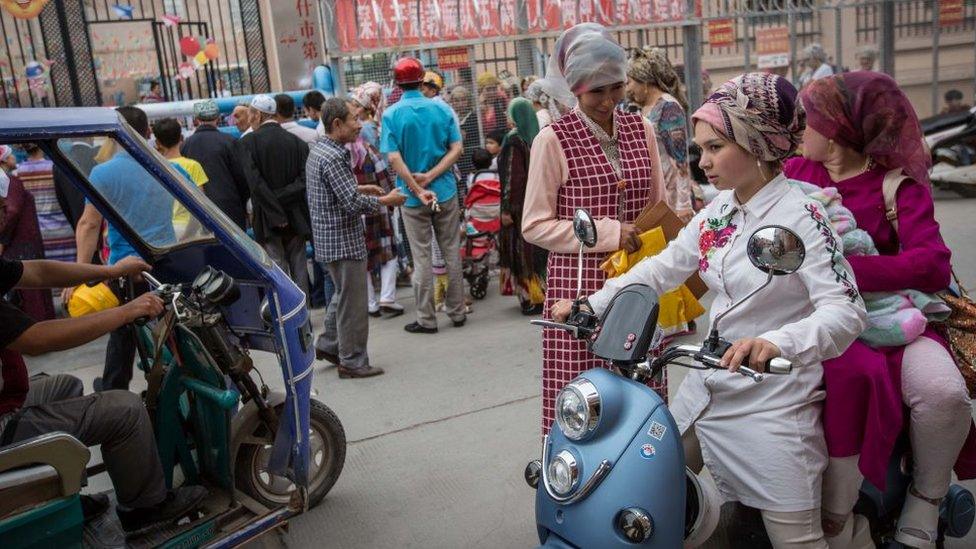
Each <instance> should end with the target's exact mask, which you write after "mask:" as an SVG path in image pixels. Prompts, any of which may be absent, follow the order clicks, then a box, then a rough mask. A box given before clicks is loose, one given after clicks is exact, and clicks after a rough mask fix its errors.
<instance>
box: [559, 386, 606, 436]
mask: <svg viewBox="0 0 976 549" xmlns="http://www.w3.org/2000/svg"><path fill="white" fill-rule="evenodd" d="M599 421H600V394H599V393H598V392H597V390H596V386H594V385H593V384H592V383H590V381H589V380H587V379H584V378H580V379H577V380H575V381H573V382H571V383H570V384H569V385H567V386H566V387H565V388H563V390H562V391H561V392H560V393H559V396H558V397H557V398H556V423H558V424H559V428H560V429H561V430H562V432H563V434H564V435H566V437H567V438H569V439H571V440H580V439H581V438H583V437H585V436H586V435H588V434H590V433H591V432H593V430H594V429H596V426H597V423H599Z"/></svg>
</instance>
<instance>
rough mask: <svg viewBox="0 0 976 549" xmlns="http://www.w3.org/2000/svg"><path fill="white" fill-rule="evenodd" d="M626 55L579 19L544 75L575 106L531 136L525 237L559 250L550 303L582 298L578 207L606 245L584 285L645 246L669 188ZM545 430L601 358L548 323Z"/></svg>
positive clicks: (588, 288) (593, 254) (590, 256)
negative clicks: (630, 107)
mask: <svg viewBox="0 0 976 549" xmlns="http://www.w3.org/2000/svg"><path fill="white" fill-rule="evenodd" d="M626 69H627V55H626V53H625V52H624V50H623V48H621V47H620V45H619V44H617V43H616V42H615V41H614V40H613V39H612V38H611V37H610V34H609V33H608V32H607V31H606V29H604V28H603V27H602V26H600V25H597V24H595V23H586V24H583V25H577V26H575V27H573V28H571V29H569V30H567V31H566V32H564V33H563V34H562V36H560V37H559V40H558V41H557V42H556V49H555V52H554V53H553V56H552V58H551V59H550V61H549V67H548V71H547V73H546V77H545V80H546V81H547V82H548V83H549V85H550V90H551V97H553V98H554V99H556V100H557V101H559V102H560V103H562V104H565V105H576V106H575V107H574V108H573V110H571V111H570V112H568V113H566V114H565V115H563V116H562V117H560V118H559V119H558V120H556V121H555V122H553V123H552V124H550V125H549V126H547V127H546V128H544V129H542V131H540V132H539V135H538V136H537V137H536V138H535V140H534V141H533V143H532V156H531V159H530V162H529V175H528V185H527V188H526V194H525V203H524V206H523V213H522V232H523V236H524V238H525V240H526V241H527V242H530V243H532V244H535V245H537V246H540V247H542V248H545V249H547V250H549V251H550V255H549V271H548V280H547V283H548V289H547V291H546V309H547V310H548V309H549V308H550V307H551V306H552V304H553V303H555V302H556V301H559V300H562V299H572V298H574V297H576V277H575V274H576V270H577V267H576V261H577V256H576V253H577V252H578V248H579V244H578V243H577V242H576V239H575V237H574V236H573V221H572V220H573V214H574V213H575V211H576V209H577V208H585V209H586V210H588V211H589V212H590V214H591V215H592V216H593V218H594V219H596V224H597V233H596V234H597V235H598V237H599V240H598V242H597V245H596V246H595V247H593V248H590V249H589V250H588V252H589V253H587V254H585V256H584V260H583V286H584V289H583V291H584V292H587V293H592V292H593V291H596V290H598V289H600V288H601V287H602V286H603V282H604V281H605V280H606V273H605V272H604V271H603V270H601V269H600V264H601V263H602V262H603V259H604V258H605V257H606V255H607V254H608V253H610V252H615V251H617V250H618V249H621V248H624V249H627V250H628V251H635V250H637V249H638V248H639V247H640V245H641V242H640V238H639V237H638V234H637V230H636V229H635V227H634V225H633V223H634V221H635V220H636V218H637V215H638V214H639V213H640V212H641V210H642V209H643V208H644V206H646V205H648V204H656V203H657V202H658V201H660V200H661V199H662V198H663V196H664V183H663V182H662V178H661V168H660V161H659V158H658V153H657V138H656V137H655V134H654V130H653V129H652V128H651V125H650V123H649V122H647V121H646V120H644V118H643V117H642V116H641V115H639V114H629V113H624V112H623V111H620V110H617V105H618V104H619V103H620V101H621V100H622V99H623V96H624V85H625V84H626V82H627V73H626ZM542 346H543V356H544V357H545V359H544V361H543V368H542V383H543V414H542V418H543V419H542V421H543V432H547V431H548V429H549V426H550V425H551V424H552V420H553V403H554V401H555V397H556V394H557V393H558V392H559V390H560V389H561V388H562V387H563V386H564V385H565V384H566V383H567V382H569V381H570V380H571V379H572V378H574V377H576V375H577V374H579V373H580V372H582V371H583V370H587V369H589V368H594V367H598V366H601V365H602V362H601V361H600V360H599V359H596V358H594V357H593V356H592V355H590V354H589V353H588V352H587V350H586V344H585V342H581V341H577V340H574V339H573V338H571V337H569V335H568V334H566V333H565V332H562V331H560V330H551V329H547V330H545V332H544V336H543V341H542Z"/></svg>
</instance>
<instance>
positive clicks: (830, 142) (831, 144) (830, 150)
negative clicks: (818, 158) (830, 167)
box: [827, 139, 834, 156]
mask: <svg viewBox="0 0 976 549" xmlns="http://www.w3.org/2000/svg"><path fill="white" fill-rule="evenodd" d="M833 152H834V140H833V139H828V140H827V155H828V156H829V155H830V154H832V153H833Z"/></svg>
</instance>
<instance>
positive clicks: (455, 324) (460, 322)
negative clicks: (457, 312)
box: [451, 317, 468, 328]
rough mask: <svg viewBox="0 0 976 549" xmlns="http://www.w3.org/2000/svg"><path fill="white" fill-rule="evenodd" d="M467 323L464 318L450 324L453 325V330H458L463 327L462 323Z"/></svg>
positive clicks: (466, 318)
mask: <svg viewBox="0 0 976 549" xmlns="http://www.w3.org/2000/svg"><path fill="white" fill-rule="evenodd" d="M467 321H468V317H464V318H462V319H461V320H452V321H451V322H452V323H453V324H454V327H455V328H460V327H462V326H464V323H465V322H467Z"/></svg>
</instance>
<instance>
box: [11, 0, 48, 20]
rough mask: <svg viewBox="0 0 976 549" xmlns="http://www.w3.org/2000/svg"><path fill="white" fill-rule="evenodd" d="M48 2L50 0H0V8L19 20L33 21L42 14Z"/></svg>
mask: <svg viewBox="0 0 976 549" xmlns="http://www.w3.org/2000/svg"><path fill="white" fill-rule="evenodd" d="M47 2H48V0H19V1H18V0H0V6H3V7H4V8H6V10H7V11H9V12H10V15H13V16H14V17H16V18H17V19H33V18H35V17H37V16H38V15H40V14H41V10H42V9H44V4H47Z"/></svg>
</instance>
